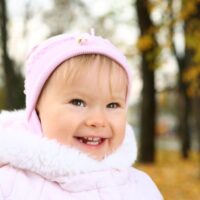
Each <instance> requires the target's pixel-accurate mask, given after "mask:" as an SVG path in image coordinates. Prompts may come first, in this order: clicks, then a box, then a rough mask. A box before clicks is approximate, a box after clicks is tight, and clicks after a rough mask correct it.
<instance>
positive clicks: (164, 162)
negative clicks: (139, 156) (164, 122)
mask: <svg viewBox="0 0 200 200" xmlns="http://www.w3.org/2000/svg"><path fill="white" fill-rule="evenodd" d="M156 160H157V162H156V163H155V164H148V165H147V164H145V165H144V164H137V165H136V168H138V169H141V170H143V171H145V172H147V173H148V174H149V175H150V176H151V178H152V179H153V180H154V182H155V183H156V184H157V186H158V188H159V190H160V191H161V193H162V195H163V197H164V199H165V200H199V199H200V155H198V153H191V155H190V158H189V159H188V160H182V159H181V157H180V154H179V153H178V152H175V151H159V152H158V153H157V159H156Z"/></svg>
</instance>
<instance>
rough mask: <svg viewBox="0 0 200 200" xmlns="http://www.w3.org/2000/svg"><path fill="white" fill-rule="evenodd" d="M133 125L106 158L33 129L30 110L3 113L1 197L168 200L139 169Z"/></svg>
mask: <svg viewBox="0 0 200 200" xmlns="http://www.w3.org/2000/svg"><path fill="white" fill-rule="evenodd" d="M136 154H137V150H136V144H135V139H134V137H133V133H132V130H131V128H130V127H129V126H127V129H126V137H125V139H124V141H123V144H122V145H121V146H120V148H119V149H118V150H117V151H116V152H114V153H113V154H112V155H110V156H108V157H106V158H105V159H104V160H103V161H96V160H93V159H92V158H90V157H89V156H88V155H86V154H84V153H81V152H80V151H78V150H76V149H73V148H72V147H66V146H64V145H61V144H59V143H58V142H56V141H55V140H49V139H47V138H45V137H40V136H38V135H36V134H34V133H31V132H30V131H29V130H28V128H27V126H26V124H25V120H24V111H17V112H11V113H9V112H4V113H2V114H1V115H0V166H1V167H0V200H55V199H56V200H64V199H66V200H68V199H69V200H90V199H91V200H162V199H163V198H162V196H161V194H160V192H159V191H158V189H157V187H156V186H155V184H154V183H153V182H152V180H151V179H150V178H149V176H148V175H146V174H145V173H143V172H141V171H139V170H137V169H134V168H133V167H131V166H132V163H133V162H134V161H135V159H136Z"/></svg>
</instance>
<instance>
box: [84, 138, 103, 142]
mask: <svg viewBox="0 0 200 200" xmlns="http://www.w3.org/2000/svg"><path fill="white" fill-rule="evenodd" d="M84 139H86V140H90V141H95V142H98V141H100V140H101V138H100V137H84Z"/></svg>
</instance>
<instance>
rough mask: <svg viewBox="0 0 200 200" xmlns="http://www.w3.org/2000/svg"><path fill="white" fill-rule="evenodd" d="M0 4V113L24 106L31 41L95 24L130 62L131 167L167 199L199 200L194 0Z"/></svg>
mask: <svg viewBox="0 0 200 200" xmlns="http://www.w3.org/2000/svg"><path fill="white" fill-rule="evenodd" d="M0 2H1V4H0V24H1V28H0V29H1V30H0V45H1V48H0V109H1V110H2V109H9V110H13V109H18V108H24V106H25V105H24V94H23V79H24V72H25V69H24V65H25V58H26V55H27V53H28V52H29V51H30V49H31V48H32V47H33V46H34V45H37V44H38V43H39V42H40V41H42V40H44V39H45V38H48V37H50V36H53V35H56V34H60V33H72V32H88V31H90V29H91V28H94V29H95V32H96V34H97V35H102V36H104V37H107V38H109V39H110V40H111V41H112V42H113V43H114V44H115V45H117V46H118V47H119V48H120V49H121V50H122V52H123V53H124V54H125V55H126V56H127V58H128V61H129V63H130V66H131V67H132V71H133V84H132V93H131V99H130V102H129V103H130V109H129V114H128V120H129V122H130V123H131V124H132V126H133V128H134V130H135V134H136V137H137V140H138V147H139V157H138V162H137V164H136V167H137V168H140V169H142V170H144V171H146V172H148V173H149V174H150V176H151V177H152V178H153V180H154V181H155V182H156V184H157V185H158V187H159V189H160V190H161V192H162V194H163V196H164V198H165V199H166V200H173V199H174V200H198V199H200V1H199V0H176V1H173V0H123V1H122V0H106V1H105V0H96V1H94V0H93V1H92V0H71V1H70V0H43V1H41V0H20V1H16V0H0ZM58 53H59V52H58ZM36 78H37V77H36Z"/></svg>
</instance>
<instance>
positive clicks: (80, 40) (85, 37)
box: [77, 34, 88, 45]
mask: <svg viewBox="0 0 200 200" xmlns="http://www.w3.org/2000/svg"><path fill="white" fill-rule="evenodd" d="M87 42H88V35H86V34H84V35H80V36H79V37H78V38H77V43H78V44H80V45H84V44H87Z"/></svg>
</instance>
